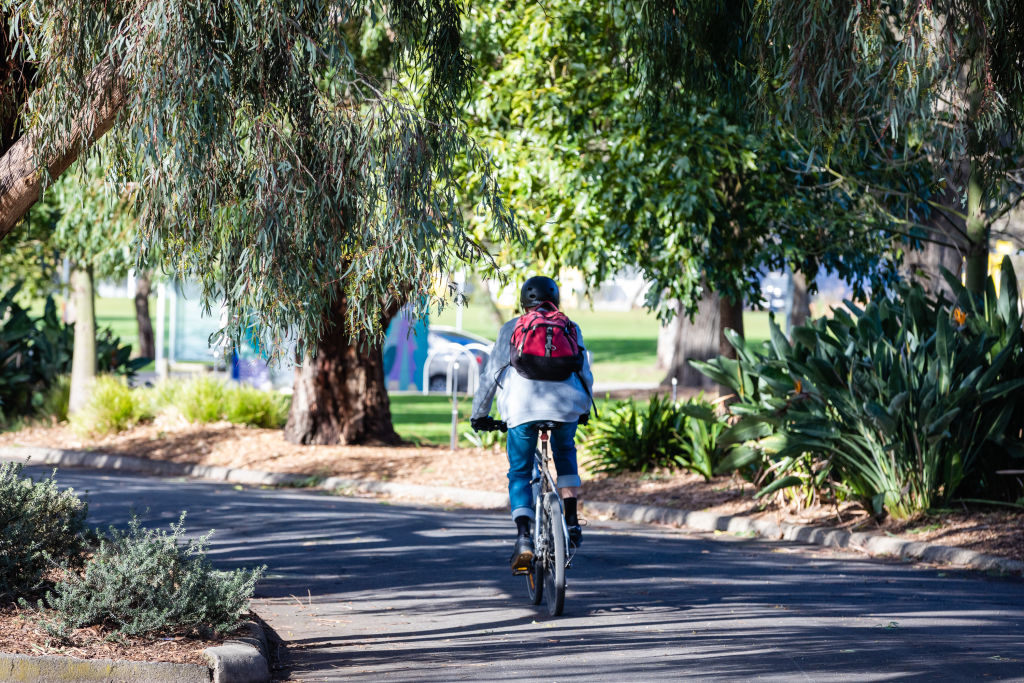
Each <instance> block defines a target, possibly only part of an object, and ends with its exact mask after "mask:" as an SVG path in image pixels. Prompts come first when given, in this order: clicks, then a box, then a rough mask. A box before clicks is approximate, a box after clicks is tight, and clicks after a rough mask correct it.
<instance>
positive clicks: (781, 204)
mask: <svg viewBox="0 0 1024 683" xmlns="http://www.w3.org/2000/svg"><path fill="white" fill-rule="evenodd" d="M636 24H637V22H636V18H635V16H634V15H633V14H632V13H629V12H623V11H621V8H620V7H619V6H617V5H611V6H600V7H597V6H593V7H588V8H586V9H581V8H579V7H577V6H575V5H573V4H572V3H568V2H555V3H550V2H549V3H544V4H543V5H537V4H534V3H527V2H509V3H505V5H503V6H502V8H501V9H500V10H498V11H493V12H488V11H484V10H482V9H481V10H476V11H471V12H470V13H469V22H468V28H467V42H468V43H469V44H470V46H471V49H472V51H473V52H474V53H475V54H479V55H480V57H479V61H480V72H481V77H480V82H479V85H478V87H477V91H476V94H475V95H474V97H473V104H472V105H471V106H470V108H469V114H470V116H471V119H470V120H471V123H470V126H471V131H472V132H473V134H474V135H475V136H477V137H478V138H479V139H480V140H482V141H486V142H487V143H488V144H489V148H490V150H491V151H492V153H493V154H494V157H495V161H496V163H497V165H498V168H499V170H500V174H499V175H500V177H501V179H502V183H503V186H504V187H505V188H507V190H508V192H509V193H510V196H511V198H512V203H513V206H514V207H515V209H516V210H517V212H518V213H519V216H520V218H521V222H522V224H523V225H525V226H527V227H526V229H527V231H528V233H529V239H528V240H527V248H528V250H529V251H528V253H526V254H523V253H521V252H515V251H513V252H510V253H508V254H506V257H507V258H508V259H509V260H512V261H516V260H519V261H520V262H521V263H523V264H524V265H525V263H526V262H531V263H539V264H540V267H542V268H545V269H547V270H548V271H552V270H554V269H555V268H557V267H558V266H560V265H572V266H575V267H578V268H579V269H580V270H581V271H582V272H583V273H584V274H585V276H586V277H587V278H588V280H589V284H591V285H592V286H593V285H597V284H599V283H600V282H602V281H604V280H606V279H607V278H608V277H610V276H612V275H614V274H615V273H616V272H617V271H618V270H620V269H621V268H623V267H626V266H639V267H640V268H641V269H642V270H643V272H644V275H645V277H646V278H648V279H649V280H651V281H652V282H653V286H652V287H651V289H650V294H649V298H648V300H647V302H646V303H647V304H648V305H649V306H650V307H651V308H654V309H656V310H659V312H660V314H661V315H662V316H663V317H664V318H665V319H666V320H668V319H671V318H672V316H673V315H675V314H676V313H677V312H682V313H685V314H687V315H690V314H694V313H696V312H697V311H698V308H699V303H700V302H701V301H702V300H705V299H706V298H708V295H709V294H713V295H715V296H716V297H717V299H718V300H719V301H720V302H721V304H720V310H719V311H718V312H717V313H716V314H715V315H714V316H708V315H707V314H706V312H702V313H701V316H702V319H705V320H709V321H710V320H712V319H719V320H720V326H721V327H723V328H724V327H731V328H734V329H737V330H739V331H741V332H742V306H743V302H744V301H758V300H759V299H760V294H759V277H758V275H759V272H760V271H762V270H763V269H768V268H780V267H782V266H783V265H785V264H789V265H793V266H796V267H798V268H799V269H802V270H803V271H804V272H807V273H814V274H816V273H817V272H818V266H819V265H820V264H826V265H830V266H832V267H834V268H837V269H839V270H841V271H842V272H843V274H844V275H848V276H850V277H851V278H852V279H854V281H855V282H861V283H863V282H864V281H865V280H866V278H867V277H868V276H869V275H870V274H871V273H872V272H873V271H874V270H875V268H876V265H877V262H878V260H879V255H880V253H881V252H882V250H883V249H884V247H885V241H884V240H883V239H881V238H880V236H879V235H878V233H877V231H876V230H875V229H874V225H873V220H874V217H873V214H871V213H867V214H862V212H860V211H859V210H858V209H859V206H858V205H857V203H856V201H857V200H856V198H855V197H850V196H842V197H840V196H838V195H837V193H835V192H834V191H832V189H831V188H830V187H826V188H824V189H823V188H822V187H820V186H821V183H820V181H819V178H818V177H817V176H816V175H814V174H803V175H801V174H799V173H797V172H796V171H798V170H799V169H800V168H801V167H802V164H801V162H800V161H799V160H798V159H797V158H796V156H795V155H794V154H793V153H792V152H791V151H790V150H791V149H792V147H791V146H790V145H791V144H792V141H791V135H790V134H788V133H787V132H786V131H784V130H783V131H779V130H775V129H773V128H771V127H761V126H758V125H754V124H753V123H749V124H748V123H747V121H746V119H748V118H749V117H747V116H746V115H745V109H744V108H743V107H742V106H741V105H740V104H738V103H736V102H734V101H733V100H731V99H730V100H727V98H725V97H723V96H722V95H721V92H722V91H716V92H718V94H717V95H716V94H708V93H705V92H704V91H703V90H701V89H699V88H696V87H694V88H693V89H692V90H688V89H687V88H688V87H689V86H686V85H685V84H684V85H683V86H680V84H679V79H672V80H670V81H669V82H666V83H662V82H660V81H658V82H655V81H651V80H644V81H643V83H642V87H640V88H638V87H637V86H636V83H635V82H634V81H633V80H631V74H630V71H629V68H628V66H627V64H628V61H629V60H628V59H626V58H625V56H626V55H629V50H630V49H634V48H631V47H630V43H629V42H628V41H627V40H626V39H625V38H624V36H629V35H631V34H632V33H635V32H637V31H638V30H640V29H639V28H638V26H637V25H636ZM720 37H721V36H720V35H719V34H718V33H716V32H715V31H711V32H710V33H709V35H708V38H707V39H708V40H716V41H717V40H719V39H720ZM722 49H723V50H724V49H727V48H725V47H723V48H722ZM633 61H634V62H635V60H633ZM637 68H639V67H637ZM651 68H652V69H653V67H651ZM695 68H696V67H695ZM662 73H667V72H666V71H664V70H663V71H662ZM743 77H744V78H746V76H745V75H744V76H743ZM736 78H739V76H737V77H736ZM734 80H735V79H734ZM722 87H724V86H722ZM732 87H738V86H737V85H735V83H734V84H733V86H732ZM658 89H666V93H667V95H666V97H668V98H669V100H670V102H668V103H665V104H663V105H662V106H653V105H652V103H651V102H650V101H649V99H648V98H650V97H653V96H654V95H655V91H656V90H658ZM668 91H671V92H668ZM644 104H648V105H651V106H646V107H645V106H643V105H644ZM739 112H743V115H741V114H740V113H739ZM715 333H716V334H717V331H716V332H715ZM674 338H675V339H677V340H679V341H680V343H684V344H686V343H689V342H690V341H692V340H693V339H694V337H693V335H688V334H677V335H674ZM714 348H715V349H716V350H717V349H718V348H719V344H715V345H714ZM722 348H726V349H729V350H730V351H731V350H732V347H731V346H729V345H728V344H725V345H724V346H723V347H722ZM695 353H696V354H699V355H700V356H702V357H703V356H704V355H705V354H706V353H707V351H706V350H705V349H687V348H685V347H681V348H680V349H677V350H676V352H675V353H673V354H670V356H671V357H674V358H676V359H677V362H676V363H674V364H673V367H671V368H669V370H668V372H669V375H670V376H671V375H673V374H677V375H678V376H679V377H680V378H681V379H682V378H683V373H685V372H686V369H687V366H686V365H685V364H683V362H684V361H685V359H686V358H687V357H694V354H695Z"/></svg>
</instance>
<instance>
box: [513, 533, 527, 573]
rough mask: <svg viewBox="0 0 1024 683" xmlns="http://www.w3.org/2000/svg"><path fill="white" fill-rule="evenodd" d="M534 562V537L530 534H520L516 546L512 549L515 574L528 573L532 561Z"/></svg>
mask: <svg viewBox="0 0 1024 683" xmlns="http://www.w3.org/2000/svg"><path fill="white" fill-rule="evenodd" d="M532 562H533V539H532V538H530V537H529V536H520V537H518V538H517V539H516V547H515V549H514V550H513V551H512V557H511V559H510V563H511V565H512V573H513V574H528V573H529V572H530V563H532Z"/></svg>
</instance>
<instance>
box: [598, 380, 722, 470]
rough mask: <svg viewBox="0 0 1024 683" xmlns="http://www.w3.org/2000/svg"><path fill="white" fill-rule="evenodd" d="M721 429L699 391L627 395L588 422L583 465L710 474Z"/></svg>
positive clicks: (600, 467) (612, 468)
mask: <svg viewBox="0 0 1024 683" xmlns="http://www.w3.org/2000/svg"><path fill="white" fill-rule="evenodd" d="M723 429H724V423H722V422H720V421H719V419H718V417H717V416H716V415H715V412H714V408H713V407H712V406H711V405H710V404H709V403H707V402H706V401H704V400H703V399H702V398H700V397H698V398H696V399H691V400H690V401H688V402H686V403H673V402H672V401H671V400H669V399H667V398H661V397H658V396H655V397H653V398H652V399H651V400H650V402H648V403H647V404H646V406H638V405H637V404H636V402H635V401H633V400H632V399H630V400H629V401H625V402H621V403H618V404H617V405H615V406H614V407H613V408H612V409H611V410H609V411H607V412H606V414H605V416H603V417H601V418H600V419H595V420H593V421H592V422H591V425H590V429H589V431H590V435H589V437H588V438H587V441H586V444H587V450H588V452H589V453H590V454H591V455H592V456H593V457H592V459H591V460H590V462H588V467H590V468H591V469H592V470H594V471H595V472H603V473H607V474H614V473H619V472H646V471H648V470H650V469H656V468H667V469H679V468H684V469H689V470H692V471H694V472H697V473H698V474H701V475H703V476H704V477H705V478H707V479H710V478H711V474H712V470H713V469H714V461H715V460H716V459H717V452H718V448H717V437H718V434H719V433H720V432H721V431H722V430H723Z"/></svg>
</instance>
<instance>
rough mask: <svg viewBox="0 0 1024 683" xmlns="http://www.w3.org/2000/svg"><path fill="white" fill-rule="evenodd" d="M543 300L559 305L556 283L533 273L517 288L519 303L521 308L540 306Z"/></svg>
mask: <svg viewBox="0 0 1024 683" xmlns="http://www.w3.org/2000/svg"><path fill="white" fill-rule="evenodd" d="M545 301H547V302H549V303H553V304H554V305H555V306H558V305H559V297H558V283H556V282H555V281H554V280H552V279H551V278H549V277H544V276H543V275H535V276H533V277H531V278H530V279H528V280H527V281H526V282H524V283H523V288H522V289H521V290H519V303H520V304H522V306H523V308H533V307H534V306H540V305H541V304H542V303H544V302H545Z"/></svg>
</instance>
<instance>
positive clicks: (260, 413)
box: [71, 376, 290, 434]
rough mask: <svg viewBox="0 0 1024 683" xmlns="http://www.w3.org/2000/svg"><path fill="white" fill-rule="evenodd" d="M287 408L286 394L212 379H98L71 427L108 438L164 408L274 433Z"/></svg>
mask: <svg viewBox="0 0 1024 683" xmlns="http://www.w3.org/2000/svg"><path fill="white" fill-rule="evenodd" d="M289 407H290V401H289V399H288V397H287V396H283V395H281V394H278V393H276V392H272V391H262V390H259V389H256V388H254V387H251V386H249V385H247V384H236V383H233V382H232V383H227V382H224V381H222V380H219V379H214V378H212V377H205V376H199V377H196V378H194V379H190V380H183V381H180V380H179V381H173V380H172V381H166V382H160V383H159V384H157V385H156V386H154V387H146V388H136V389H133V388H131V387H129V386H128V385H127V384H126V383H125V382H124V381H123V380H119V379H116V378H112V377H100V378H98V379H97V381H96V383H95V385H94V386H93V390H92V393H91V394H90V397H89V401H88V403H87V404H86V406H85V407H84V408H83V409H82V410H81V412H80V413H78V414H77V415H75V416H74V417H73V418H72V421H71V423H72V426H73V427H74V428H75V429H76V430H77V431H79V432H81V433H85V434H112V433H117V432H120V431H123V430H125V429H129V428H131V427H132V426H134V425H135V424H138V423H139V422H145V421H148V420H152V419H153V418H154V417H155V416H156V415H157V414H158V413H161V412H164V411H168V410H170V411H176V412H177V413H178V414H180V415H182V416H183V417H184V418H185V419H186V420H189V421H190V422H202V423H208V422H219V421H221V420H227V421H228V422H233V423H236V424H247V425H252V426H254V427H265V428H269V429H277V428H280V427H282V426H283V425H284V423H285V421H286V420H287V419H288V409H289Z"/></svg>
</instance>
